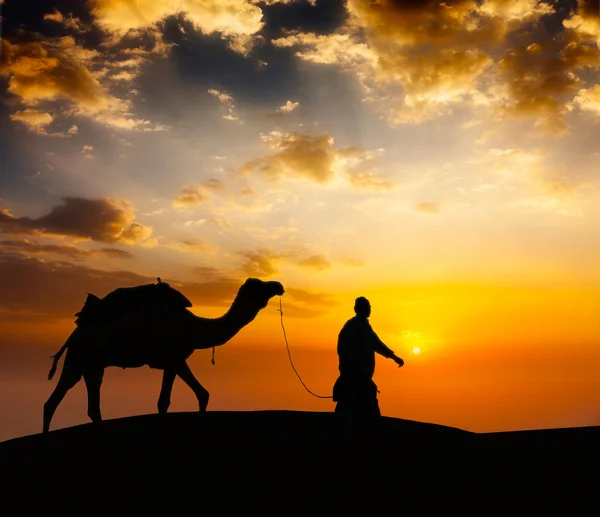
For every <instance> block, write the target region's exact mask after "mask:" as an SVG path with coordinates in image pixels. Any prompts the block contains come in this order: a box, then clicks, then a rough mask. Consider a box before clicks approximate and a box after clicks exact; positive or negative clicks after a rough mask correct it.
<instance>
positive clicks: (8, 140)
mask: <svg viewBox="0 0 600 517" xmlns="http://www.w3.org/2000/svg"><path fill="white" fill-rule="evenodd" d="M130 4H131V5H133V4H135V9H132V8H130V7H131V5H130ZM0 10H1V11H0V12H1V15H2V32H1V36H2V40H1V41H2V43H1V45H2V46H1V49H0V52H1V53H0V96H1V99H0V100H1V102H0V135H1V136H0V282H1V283H2V286H1V287H0V393H1V394H0V420H2V421H3V422H9V423H8V424H7V426H6V428H4V429H2V430H1V433H3V434H0V440H2V439H7V438H10V437H13V436H17V435H21V434H30V433H34V432H39V431H40V430H41V429H40V418H41V411H42V405H43V403H44V402H45V400H46V398H47V397H48V395H49V394H50V393H51V391H52V389H53V387H54V381H52V382H49V381H47V380H46V377H47V371H48V369H49V367H50V360H49V356H51V355H52V354H54V353H55V352H56V350H57V349H58V348H60V346H61V345H62V344H63V343H64V341H65V339H66V337H67V336H68V335H69V333H70V332H71V330H72V328H73V322H74V317H73V315H74V313H75V312H77V311H78V310H79V309H80V308H81V306H82V304H83V302H84V300H85V297H86V294H87V293H88V292H92V293H94V294H96V295H98V296H104V295H106V294H107V293H108V292H110V291H111V290H113V289H115V288H117V287H124V286H133V285H139V284H145V283H151V282H155V281H156V278H157V277H159V276H160V277H161V278H162V279H163V280H164V281H165V282H169V283H170V284H171V285H172V286H173V287H176V288H177V289H179V290H180V291H181V292H182V293H184V294H185V295H186V296H187V297H188V298H189V299H190V300H191V301H192V303H193V305H194V307H193V308H192V310H193V312H194V313H195V314H197V315H201V316H208V317H215V316H218V315H221V314H223V313H224V312H225V311H226V310H227V309H228V307H229V306H230V305H231V302H232V300H233V297H234V296H235V294H236V292H237V289H238V288H239V286H240V285H241V284H242V283H243V281H244V280H245V279H246V278H247V277H258V278H261V279H264V280H278V281H280V282H281V283H282V284H283V285H284V286H285V294H284V296H283V297H282V307H283V321H284V324H285V330H286V333H287V337H288V340H289V345H290V348H291V351H292V355H293V357H294V362H295V364H296V366H297V368H298V370H299V372H300V373H301V375H302V377H303V379H304V381H305V382H306V383H307V385H309V387H310V388H311V389H312V390H314V391H315V392H319V393H321V394H325V395H330V394H331V390H332V386H333V383H334V382H335V379H336V377H337V375H338V370H337V356H336V341H337V335H338V332H339V331H340V329H341V327H342V326H343V324H344V323H345V321H346V320H347V319H349V318H350V317H352V316H353V310H352V309H353V304H354V300H355V298H356V297H358V296H365V297H367V298H368V299H369V301H370V303H371V306H372V315H371V318H370V321H371V324H372V326H373V328H374V329H375V331H376V332H377V334H378V335H379V337H380V338H381V339H382V340H383V341H384V342H385V343H386V344H387V345H388V346H389V347H390V348H392V349H393V350H394V351H395V352H396V353H397V354H398V355H399V356H400V357H402V358H403V359H404V360H405V365H404V367H403V368H400V369H398V367H397V365H395V364H393V363H392V362H391V361H386V360H385V359H384V358H383V357H378V358H377V368H376V373H375V381H376V383H377V385H378V387H379V389H380V391H381V394H380V395H379V400H380V406H381V409H382V412H383V413H384V414H385V415H388V416H395V417H399V418H406V419H414V420H420V421H427V422H435V423H438V424H445V425H452V426H456V427H460V428H463V429H467V430H470V431H503V430H511V429H533V428H544V427H569V426H580V425H597V424H600V402H599V401H600V375H599V372H600V346H599V343H600V239H599V238H598V235H599V232H600V176H599V175H598V170H599V167H600V149H599V148H598V134H599V130H600V47H599V45H600V14H599V3H598V1H597V0H579V1H576V0H557V1H550V0H511V1H506V0H451V1H446V2H441V1H438V0H422V1H421V0H419V1H417V0H376V1H371V0H347V1H342V0H331V1H325V0H312V1H309V0H270V1H268V2H259V1H254V0H204V1H202V2H197V1H193V0H182V1H181V2H170V1H166V0H135V2H133V3H132V2H129V1H125V0H90V1H89V2H67V1H64V2H63V1H62V0H54V1H46V0H44V1H41V2H21V1H20V0H4V1H3V0H0ZM71 10H74V11H71ZM278 309H279V298H278V297H277V298H274V299H272V300H271V302H270V303H269V306H268V307H267V308H266V309H264V310H263V311H262V312H261V313H260V314H259V315H258V317H257V318H256V320H255V321H253V322H252V323H251V324H250V325H248V327H247V328H244V329H243V330H242V332H240V334H239V335H237V336H236V337H235V338H234V339H233V340H232V341H231V342H229V343H228V344H226V345H225V346H223V347H220V348H218V349H217V351H216V365H215V366H212V365H211V364H210V352H209V351H199V352H196V353H195V354H194V355H193V356H192V359H191V360H190V366H191V367H192V369H193V370H194V372H195V374H196V375H197V377H198V379H199V380H200V382H201V383H202V384H203V385H204V386H205V387H206V388H207V389H208V390H209V391H210V392H211V405H210V407H209V410H210V409H213V410H224V409H231V410H249V409H296V410H314V411H333V404H332V402H331V401H330V400H320V399H316V398H314V397H312V396H311V395H310V394H308V393H307V392H306V391H305V390H304V388H303V387H302V386H301V384H300V383H299V382H298V379H297V378H296V376H295V375H294V372H293V371H292V369H291V366H290V364H289V362H288V358H287V355H286V349H285V341H284V337H283V332H282V328H281V322H280V313H279V312H278ZM159 390H160V373H159V372H157V371H151V370H149V369H147V368H144V369H138V370H135V371H134V370H126V371H121V370H118V371H117V370H114V371H112V370H111V371H110V372H107V375H106V377H105V382H104V386H103V395H102V397H103V398H102V407H103V411H104V413H105V415H106V417H107V418H111V417H116V416H125V415H132V414H139V413H144V412H155V411H156V398H157V396H158V393H159ZM195 409H196V401H195V399H194V397H193V394H191V393H188V391H186V388H185V387H183V386H179V385H178V384H176V385H175V391H174V394H173V406H172V408H171V410H173V411H178V410H179V411H191V410H195ZM84 422H87V417H86V414H85V391H84V387H82V386H78V387H77V388H76V389H75V390H73V393H70V394H69V395H68V397H67V399H65V402H64V405H63V406H61V408H60V409H59V411H58V412H57V415H56V425H57V426H61V425H62V426H66V425H72V424H79V423H84Z"/></svg>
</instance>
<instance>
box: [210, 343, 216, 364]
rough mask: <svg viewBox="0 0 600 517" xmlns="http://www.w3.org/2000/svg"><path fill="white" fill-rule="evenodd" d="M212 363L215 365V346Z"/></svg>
mask: <svg viewBox="0 0 600 517" xmlns="http://www.w3.org/2000/svg"><path fill="white" fill-rule="evenodd" d="M210 362H211V363H212V365H213V366H214V365H215V347H214V346H213V353H212V359H211V360H210Z"/></svg>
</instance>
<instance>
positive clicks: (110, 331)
mask: <svg viewBox="0 0 600 517" xmlns="http://www.w3.org/2000/svg"><path fill="white" fill-rule="evenodd" d="M158 280H159V282H158V284H156V285H155V284H149V285H145V286H138V287H133V288H122V289H117V290H115V291H113V292H112V293H110V294H109V295H107V296H106V297H105V298H104V299H100V298H98V297H97V296H94V295H93V294H88V298H87V300H86V303H85V305H84V306H83V308H82V310H81V311H80V312H79V313H77V314H76V316H78V319H77V321H76V323H77V328H76V329H75V330H74V331H73V332H72V333H71V335H70V336H69V338H68V339H67V341H66V343H65V344H64V345H63V346H62V348H61V349H60V350H59V351H58V353H56V354H55V355H54V356H53V358H54V361H53V363H52V368H51V369H50V373H49V374H48V379H52V376H53V375H54V373H55V371H56V365H57V363H58V361H59V359H60V357H61V356H62V354H63V353H64V352H65V350H66V351H67V355H66V358H65V363H64V366H63V370H62V373H61V376H60V379H59V381H58V384H57V386H56V388H55V389H54V392H53V393H52V395H50V398H49V399H48V401H47V402H46V403H45V404H44V427H43V430H44V432H47V431H48V430H49V429H50V421H51V420H52V415H54V412H55V411H56V408H57V407H58V405H59V404H60V402H61V401H62V399H63V398H64V396H65V395H66V394H67V392H68V391H69V390H70V389H71V388H72V387H73V386H75V384H77V383H78V382H79V381H80V379H81V377H83V379H84V380H85V385H86V387H87V392H88V416H89V417H90V418H91V420H92V421H93V422H100V421H102V416H101V414H100V387H101V385H102V378H103V376H104V369H105V368H106V367H108V366H119V367H121V368H137V367H140V366H144V365H148V366H150V368H155V369H158V370H163V371H164V373H163V379H162V388H161V390H160V395H159V397H158V412H159V413H166V412H167V409H168V408H169V405H170V403H171V390H172V388H173V382H174V381H175V376H179V377H180V378H181V380H182V381H183V382H185V383H186V384H187V385H188V386H189V387H190V388H191V389H192V391H193V392H194V394H195V395H196V398H197V399H198V404H199V406H200V411H206V407H207V405H208V398H209V393H208V391H207V390H206V389H205V388H204V387H203V386H202V385H201V384H200V383H199V382H198V380H197V379H196V377H194V374H193V373H192V371H191V370H190V368H189V366H188V365H187V362H186V360H187V359H188V358H189V357H190V356H191V355H192V353H193V352H194V350H201V349H206V348H214V347H215V346H220V345H224V344H225V343H227V342H228V341H229V340H230V339H231V338H232V337H234V336H235V335H236V334H237V333H238V332H239V331H240V330H241V329H242V328H243V327H245V326H246V325H248V323H250V322H251V321H252V320H254V318H255V317H256V316H257V314H258V313H259V311H260V310H262V309H264V308H265V307H266V306H267V304H268V303H269V300H270V299H271V298H272V297H274V296H282V295H283V293H284V289H283V286H282V285H281V284H280V283H279V282H273V281H271V282H263V281H262V280H259V279H257V278H249V279H248V280H246V281H245V282H244V284H243V285H242V286H241V287H240V289H239V291H238V293H237V295H236V297H235V300H234V301H233V304H232V305H231V307H230V308H229V310H228V311H227V312H226V313H225V314H224V315H223V316H221V317H220V318H201V317H199V316H196V315H194V314H193V313H192V312H190V311H189V310H187V309H186V307H189V306H191V303H190V302H189V301H188V300H187V298H185V297H184V296H183V295H182V294H181V293H179V292H178V291H177V290H175V289H172V288H171V287H170V286H169V285H168V284H166V283H164V282H161V281H160V279H158ZM148 299H151V300H152V301H151V302H148ZM130 303H133V307H129V305H130Z"/></svg>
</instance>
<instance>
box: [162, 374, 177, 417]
mask: <svg viewBox="0 0 600 517" xmlns="http://www.w3.org/2000/svg"><path fill="white" fill-rule="evenodd" d="M174 381H175V370H172V369H169V368H165V370H164V371H163V378H162V387H161V388H160V395H159V396H158V412H159V414H161V415H164V414H166V412H167V410H168V409H169V406H170V405H171V391H172V390H173V382H174Z"/></svg>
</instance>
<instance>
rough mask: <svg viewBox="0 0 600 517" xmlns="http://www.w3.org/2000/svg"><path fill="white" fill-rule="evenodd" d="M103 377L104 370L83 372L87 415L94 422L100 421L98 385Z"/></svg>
mask: <svg viewBox="0 0 600 517" xmlns="http://www.w3.org/2000/svg"><path fill="white" fill-rule="evenodd" d="M103 378H104V370H94V371H91V372H85V373H84V374H83V380H84V381H85V386H86V388H87V393H88V416H89V417H90V419H91V420H92V422H94V423H98V422H102V414H101V412H100V387H101V386H102V379H103Z"/></svg>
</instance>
